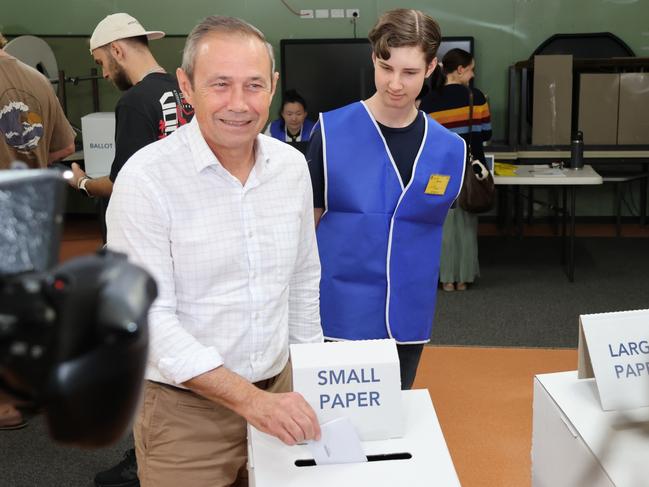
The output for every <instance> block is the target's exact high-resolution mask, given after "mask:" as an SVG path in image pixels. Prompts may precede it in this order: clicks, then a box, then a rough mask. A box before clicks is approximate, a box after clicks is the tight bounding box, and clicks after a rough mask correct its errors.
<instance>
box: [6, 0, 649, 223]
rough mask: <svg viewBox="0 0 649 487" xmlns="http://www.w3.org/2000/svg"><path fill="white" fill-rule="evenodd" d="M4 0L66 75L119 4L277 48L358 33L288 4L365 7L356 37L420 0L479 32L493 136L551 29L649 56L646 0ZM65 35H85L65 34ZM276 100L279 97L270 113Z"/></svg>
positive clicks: (165, 56) (78, 100) (86, 90)
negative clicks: (233, 31)
mask: <svg viewBox="0 0 649 487" xmlns="http://www.w3.org/2000/svg"><path fill="white" fill-rule="evenodd" d="M2 4H3V5H2V10H1V11H2V14H1V15H0V30H2V31H3V32H4V33H5V34H9V35H11V36H13V35H22V34H33V35H39V36H46V37H44V38H45V40H46V41H47V42H48V43H49V44H50V46H51V47H52V49H53V51H54V53H55V55H56V57H57V61H58V63H59V68H60V69H64V70H65V71H66V74H67V75H68V76H77V75H86V74H89V70H90V69H91V68H92V67H94V64H93V61H92V59H91V57H90V55H89V53H88V50H87V40H86V37H89V36H90V34H91V32H92V30H93V29H94V27H95V25H96V24H97V22H98V21H99V20H101V19H102V18H103V17H104V16H105V15H108V14H110V13H114V12H120V11H126V12H129V13H130V14H132V15H134V16H135V17H137V18H138V19H139V20H140V21H141V22H142V23H143V25H144V26H145V27H146V28H149V29H153V30H164V31H165V32H167V34H172V35H180V36H184V35H186V34H187V33H188V32H189V31H190V30H191V28H192V27H193V26H194V25H195V24H196V23H197V22H198V21H199V20H200V19H201V18H203V17H204V16H206V15H210V14H225V15H233V16H237V17H242V18H244V19H245V20H247V21H249V22H251V23H253V24H254V25H256V26H258V27H259V28H260V29H261V30H262V31H264V33H265V34H266V36H267V37H268V39H269V41H270V42H271V43H272V44H273V45H274V46H275V48H276V53H277V55H278V56H279V49H278V48H279V40H280V39H283V38H323V37H336V38H338V37H353V33H354V26H353V24H352V23H351V21H350V19H308V20H307V19H301V18H300V17H299V16H297V15H295V14H294V13H292V12H291V11H290V10H289V8H288V7H287V6H286V5H285V4H288V5H289V6H290V7H291V8H292V9H294V10H298V11H299V10H300V9H304V8H309V9H314V8H330V9H331V8H358V9H360V17H359V19H358V20H357V23H356V34H357V36H358V37H364V36H366V35H367V32H368V31H369V29H370V28H371V27H372V25H373V24H374V22H375V21H376V19H377V17H378V15H379V14H380V13H381V12H383V11H385V10H389V9H391V8H397V7H408V8H418V9H421V10H423V11H425V12H427V13H429V14H431V15H432V16H433V17H435V18H436V19H437V20H438V21H439V23H440V25H441V27H442V33H443V35H445V36H466V35H471V36H473V37H474V38H475V52H476V64H477V75H476V86H477V87H479V88H481V89H482V90H483V91H484V92H485V93H486V94H487V95H488V96H489V100H490V103H491V109H492V116H493V126H494V139H495V140H499V139H503V138H504V137H505V130H506V120H505V117H506V113H507V68H508V67H509V66H510V65H511V64H513V63H515V62H516V61H519V60H523V59H526V58H528V57H529V55H530V54H531V53H532V51H533V50H534V49H535V48H536V47H537V46H538V45H539V44H540V43H541V42H543V41H544V40H545V39H547V38H548V37H549V36H551V35H552V34H555V33H578V32H579V33H584V32H603V31H610V32H613V33H614V34H616V35H617V36H618V37H620V38H621V39H622V40H623V41H625V42H626V43H627V44H628V45H629V46H630V47H631V48H632V49H633V50H634V51H635V53H636V55H638V56H649V24H647V19H648V18H649V0H452V1H431V0H428V1H425V0H411V1H409V2H403V0H317V1H316V0H286V1H285V2H282V1H281V0H209V1H208V0H185V1H178V0H155V1H154V0H138V1H137V2H133V1H126V0H57V1H50V0H35V1H34V0H32V1H10V0H2ZM66 35H77V36H84V37H72V38H65V37H60V36H66ZM52 36H55V37H52ZM183 43H184V39H183V38H182V37H171V38H169V39H162V40H160V41H154V42H152V43H151V46H152V50H153V52H154V54H155V55H156V57H158V59H159V61H160V62H161V64H162V65H163V66H164V67H165V68H167V69H168V70H173V69H175V67H176V66H177V65H178V64H179V63H180V59H181V50H182V46H183ZM90 93H91V90H90V85H89V83H80V84H79V85H77V86H74V85H69V86H68V107H69V114H70V118H71V120H72V122H73V123H75V124H79V119H80V117H81V116H82V115H83V114H85V113H88V112H90V111H92V102H91V98H90ZM100 93H101V109H102V110H112V108H113V107H114V104H115V102H116V101H117V99H118V97H119V93H118V92H117V91H116V90H115V89H114V88H113V87H112V86H111V85H110V83H108V82H105V81H102V82H100ZM276 98H278V97H276ZM277 103H278V100H277V99H276V100H275V101H274V104H273V108H272V113H273V114H274V113H276V111H277ZM606 213H610V212H609V211H608V210H607V211H606Z"/></svg>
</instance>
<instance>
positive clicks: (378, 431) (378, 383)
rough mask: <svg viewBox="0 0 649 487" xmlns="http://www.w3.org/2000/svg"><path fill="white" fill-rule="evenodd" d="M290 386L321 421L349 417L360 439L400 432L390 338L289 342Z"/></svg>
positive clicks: (398, 384) (396, 370) (393, 345)
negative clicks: (291, 374) (291, 380)
mask: <svg viewBox="0 0 649 487" xmlns="http://www.w3.org/2000/svg"><path fill="white" fill-rule="evenodd" d="M291 364H292V366H293V390H294V391H296V392H299V393H300V394H302V395H303V396H304V398H305V399H306V400H307V402H308V403H309V404H310V405H311V407H312V408H313V409H314V410H315V412H316V414H317V415H318V420H319V421H320V423H326V422H327V421H331V420H333V419H336V418H340V417H343V416H345V417H348V418H349V419H350V421H351V422H352V424H353V425H354V428H355V429H356V431H357V433H358V436H359V438H360V439H361V440H385V439H387V438H395V437H399V436H401V435H402V434H403V406H402V404H401V375H400V373H399V356H398V354H397V347H396V343H395V341H394V340H390V339H386V340H357V341H347V342H330V343H306V344H295V345H291Z"/></svg>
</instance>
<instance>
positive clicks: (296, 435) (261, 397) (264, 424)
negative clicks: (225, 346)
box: [183, 366, 320, 445]
mask: <svg viewBox="0 0 649 487" xmlns="http://www.w3.org/2000/svg"><path fill="white" fill-rule="evenodd" d="M183 385H184V386H185V387H187V388H189V389H191V390H192V391H194V392H195V393H197V394H200V395H201V396H203V397H206V398H207V399H210V400H211V401H214V402H215V403H217V404H221V405H222V406H225V407H227V408H229V409H231V410H232V411H234V412H235V413H237V414H238V415H239V416H242V417H243V418H245V420H246V421H248V422H249V423H250V424H251V425H253V426H254V427H255V428H257V429H258V430H260V431H263V432H264V433H268V434H269V435H273V436H275V437H276V438H279V439H280V440H281V441H283V442H284V443H286V444H287V445H295V444H296V443H300V442H302V441H305V440H319V439H320V425H319V424H318V418H317V416H316V414H315V412H314V411H313V409H312V408H311V406H309V403H308V402H306V400H305V399H304V398H303V397H302V396H301V395H300V394H298V393H297V392H284V393H272V392H266V391H263V390H261V389H258V388H257V387H255V386H254V385H252V384H251V383H250V382H248V381H247V380H246V379H244V378H243V377H241V376H240V375H238V374H235V373H234V372H232V371H231V370H228V369H226V368H225V367H223V366H221V367H217V368H216V369H213V370H210V371H208V372H205V373H204V374H201V375H199V376H196V377H194V378H193V379H190V380H188V381H186V382H183Z"/></svg>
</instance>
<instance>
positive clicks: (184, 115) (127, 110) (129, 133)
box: [110, 73, 194, 182]
mask: <svg viewBox="0 0 649 487" xmlns="http://www.w3.org/2000/svg"><path fill="white" fill-rule="evenodd" d="M193 116H194V109H193V108H192V106H191V105H190V104H189V103H187V102H186V101H185V98H184V96H183V94H182V93H181V92H180V88H178V82H177V81H176V78H174V77H173V76H172V75H170V74H168V73H151V74H149V75H147V76H145V77H144V79H143V80H142V81H140V82H139V83H138V84H136V85H135V86H133V87H132V88H131V89H129V90H128V91H127V92H126V93H124V95H123V96H122V97H121V98H120V99H119V101H118V102H117V106H116V107H115V158H114V159H113V164H112V166H111V168H110V180H111V181H113V182H115V178H117V174H118V173H119V171H120V170H121V169H122V166H124V163H125V162H126V161H127V160H128V159H129V157H131V156H132V155H133V154H135V153H136V152H137V151H138V150H140V149H141V148H142V147H144V146H145V145H148V144H150V143H152V142H155V141H156V140H159V139H162V138H164V137H166V136H167V135H169V134H170V133H171V132H173V131H174V130H176V129H177V128H178V127H180V126H181V125H184V124H186V123H188V122H189V121H191V119H192V117H193Z"/></svg>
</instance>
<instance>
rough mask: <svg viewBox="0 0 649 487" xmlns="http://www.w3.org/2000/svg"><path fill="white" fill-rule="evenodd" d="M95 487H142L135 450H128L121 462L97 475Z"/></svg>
mask: <svg viewBox="0 0 649 487" xmlns="http://www.w3.org/2000/svg"><path fill="white" fill-rule="evenodd" d="M95 485H96V486H97V487H140V481H139V479H138V478H137V460H136V459H135V450H134V449H133V448H131V449H130V450H126V452H125V453H124V458H123V459H122V461H121V462H119V463H118V464H117V465H115V466H114V467H112V468H109V469H108V470H104V471H103V472H99V473H98V474H97V475H95Z"/></svg>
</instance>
